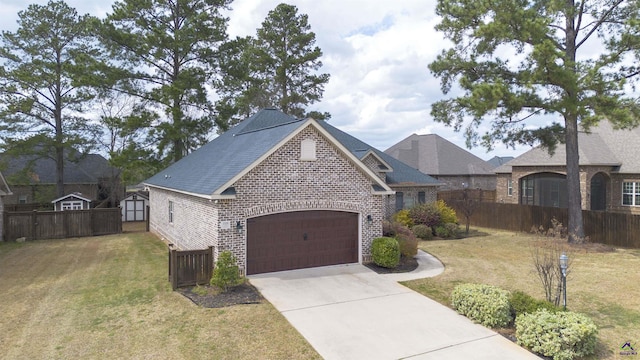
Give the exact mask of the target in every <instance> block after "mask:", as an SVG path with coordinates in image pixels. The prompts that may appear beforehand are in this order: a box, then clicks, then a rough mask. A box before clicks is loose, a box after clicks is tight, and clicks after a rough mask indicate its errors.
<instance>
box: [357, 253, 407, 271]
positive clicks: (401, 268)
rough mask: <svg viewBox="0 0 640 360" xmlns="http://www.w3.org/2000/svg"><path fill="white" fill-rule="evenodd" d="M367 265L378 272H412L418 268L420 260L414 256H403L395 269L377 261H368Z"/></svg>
mask: <svg viewBox="0 0 640 360" xmlns="http://www.w3.org/2000/svg"><path fill="white" fill-rule="evenodd" d="M365 266H366V267H368V268H369V269H371V270H373V271H375V272H377V273H378V274H394V273H405V272H412V271H413V270H415V269H417V268H418V260H416V259H414V258H408V257H404V256H402V257H401V258H400V263H399V264H398V266H396V267H394V268H393V269H389V268H385V267H382V266H378V265H376V264H375V263H368V264H365Z"/></svg>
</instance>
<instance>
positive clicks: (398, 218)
mask: <svg viewBox="0 0 640 360" xmlns="http://www.w3.org/2000/svg"><path fill="white" fill-rule="evenodd" d="M393 221H394V222H398V223H400V224H402V225H404V226H406V227H409V228H410V227H412V226H413V219H411V217H410V216H409V210H407V209H403V210H400V211H398V212H397V213H395V214H394V215H393Z"/></svg>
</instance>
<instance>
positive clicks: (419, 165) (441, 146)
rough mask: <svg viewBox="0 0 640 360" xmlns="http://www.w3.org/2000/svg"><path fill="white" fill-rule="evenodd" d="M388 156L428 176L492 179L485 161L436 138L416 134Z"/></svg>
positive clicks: (400, 143)
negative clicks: (488, 177)
mask: <svg viewBox="0 0 640 360" xmlns="http://www.w3.org/2000/svg"><path fill="white" fill-rule="evenodd" d="M385 153H386V154H389V155H391V156H393V157H394V158H396V159H398V160H400V161H402V162H404V163H406V164H407V165H409V166H411V167H413V168H416V169H418V170H420V171H421V172H423V173H425V174H429V175H434V176H438V175H440V176H442V175H493V167H492V166H491V165H490V164H488V163H487V162H486V161H484V160H482V159H480V158H479V157H477V156H475V155H473V154H472V153H470V152H468V151H466V150H465V149H462V148H460V147H459V146H457V145H455V144H454V143H452V142H450V141H448V140H446V139H444V138H442V137H441V136H438V135H435V134H427V135H416V134H413V135H411V136H409V137H407V138H406V139H404V140H401V141H400V142H398V143H397V144H395V145H393V146H391V147H390V148H388V149H387V150H385Z"/></svg>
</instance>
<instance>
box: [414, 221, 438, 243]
mask: <svg viewBox="0 0 640 360" xmlns="http://www.w3.org/2000/svg"><path fill="white" fill-rule="evenodd" d="M411 230H413V233H414V234H415V236H417V237H418V238H420V239H422V240H431V239H433V230H431V228H430V227H428V226H427V225H423V224H418V225H415V226H414V227H413V228H411Z"/></svg>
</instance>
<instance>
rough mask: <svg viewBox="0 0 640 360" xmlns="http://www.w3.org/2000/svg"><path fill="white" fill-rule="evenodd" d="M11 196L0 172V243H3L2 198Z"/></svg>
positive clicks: (9, 189)
mask: <svg viewBox="0 0 640 360" xmlns="http://www.w3.org/2000/svg"><path fill="white" fill-rule="evenodd" d="M10 195H11V188H9V184H7V181H6V180H5V178H4V176H3V175H2V173H1V172H0V242H1V241H4V239H3V237H2V235H3V234H4V216H3V214H4V198H5V197H7V196H10Z"/></svg>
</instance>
